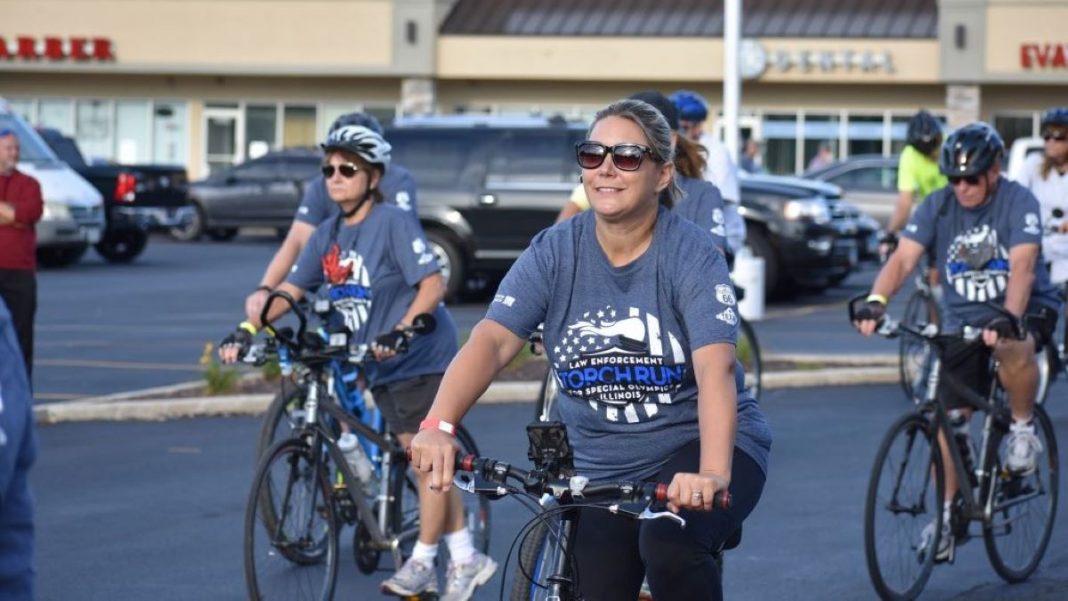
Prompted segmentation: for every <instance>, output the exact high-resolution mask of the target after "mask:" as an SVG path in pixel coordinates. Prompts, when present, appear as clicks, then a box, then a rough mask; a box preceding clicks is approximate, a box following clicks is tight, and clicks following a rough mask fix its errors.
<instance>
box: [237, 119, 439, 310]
mask: <svg viewBox="0 0 1068 601" xmlns="http://www.w3.org/2000/svg"><path fill="white" fill-rule="evenodd" d="M350 125H356V126H361V127H366V128H367V129H369V130H371V131H373V132H375V133H377V134H378V135H380V136H381V135H382V125H381V124H380V123H379V122H378V119H375V118H374V117H373V116H371V115H368V114H367V113H361V112H354V113H347V114H344V115H342V116H340V117H338V118H337V119H336V120H335V121H334V123H333V124H332V125H331V126H330V132H331V133H332V132H334V131H336V130H337V129H339V128H341V127H345V126H350ZM378 189H379V190H380V193H381V195H382V198H383V199H384V200H385V202H388V203H391V204H395V205H397V206H398V207H400V208H402V209H404V210H405V211H407V213H408V214H409V215H410V216H411V218H412V219H414V220H415V221H416V223H418V222H419V221H418V220H419V217H418V215H416V193H415V180H414V179H413V178H412V174H411V173H410V172H409V171H408V170H407V169H405V168H404V167H402V166H401V165H398V164H396V163H393V164H392V165H390V168H389V169H388V170H387V171H386V174H385V175H384V176H383V177H382V182H381V183H380V184H379V186H378ZM336 213H337V206H336V205H335V203H334V202H332V201H331V200H330V197H329V196H328V195H327V191H326V178H324V177H323V176H321V175H318V176H316V177H315V178H313V179H311V180H309V181H308V182H306V184H305V186H304V197H303V198H302V199H301V201H300V206H299V207H298V208H297V213H296V215H294V216H293V224H292V225H291V226H290V227H289V233H287V234H286V238H285V240H283V241H282V245H281V246H280V247H279V248H278V251H277V252H276V253H275V254H274V257H272V258H271V262H270V263H269V264H268V265H267V270H266V271H265V272H264V274H263V277H262V278H260V285H259V286H258V287H257V288H256V289H255V290H253V291H252V293H250V294H249V295H248V297H247V298H246V299H245V314H246V317H247V319H249V320H252V318H253V317H257V316H259V314H260V311H261V310H262V309H263V303H264V301H266V300H267V295H268V294H270V292H271V290H273V289H274V288H275V287H277V286H278V285H279V284H281V283H282V282H283V281H284V280H285V278H286V275H287V274H288V273H289V270H290V269H291V268H292V267H293V263H294V262H295V261H296V260H297V257H298V256H300V251H301V250H303V249H304V245H305V244H307V243H308V239H309V238H311V235H312V232H314V231H315V228H316V227H317V226H318V225H319V224H321V223H323V222H325V221H326V220H327V219H329V218H330V217H331V216H332V215H334V214H336Z"/></svg>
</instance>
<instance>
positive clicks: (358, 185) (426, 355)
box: [219, 125, 497, 601]
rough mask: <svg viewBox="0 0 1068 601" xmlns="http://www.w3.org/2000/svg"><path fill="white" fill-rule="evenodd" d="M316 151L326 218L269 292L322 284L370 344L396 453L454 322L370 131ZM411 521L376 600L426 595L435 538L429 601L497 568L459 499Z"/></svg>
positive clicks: (340, 135)
mask: <svg viewBox="0 0 1068 601" xmlns="http://www.w3.org/2000/svg"><path fill="white" fill-rule="evenodd" d="M322 147H323V150H324V152H325V154H326V157H325V160H324V163H323V167H322V172H323V177H324V178H325V181H326V190H327V193H328V194H329V197H330V199H331V201H332V202H333V203H334V204H335V205H336V206H337V209H338V210H337V211H335V214H334V215H333V216H332V217H330V218H329V219H327V220H326V221H325V222H324V223H322V224H321V225H319V227H317V228H316V229H315V231H314V233H312V235H311V236H310V237H309V239H308V241H307V244H306V245H305V246H304V249H303V250H302V251H301V253H300V256H299V258H298V259H297V260H296V263H295V264H294V266H293V269H292V272H291V273H290V274H289V276H288V277H287V279H286V281H285V282H283V283H282V284H280V285H279V286H278V290H282V291H285V292H287V293H289V294H290V295H292V296H293V297H294V298H295V299H300V298H302V297H303V296H304V294H305V292H306V291H312V290H316V289H320V288H323V289H324V290H325V292H326V294H327V295H328V296H329V298H330V300H331V305H332V307H333V308H334V309H335V311H337V312H338V313H340V316H341V318H342V319H343V321H344V323H345V326H346V327H347V329H348V330H349V331H350V332H351V333H352V338H353V342H355V343H357V344H366V343H371V345H372V346H371V348H372V350H373V352H374V355H375V359H376V360H377V363H376V364H374V365H372V366H371V367H370V369H368V370H367V371H366V372H365V374H364V375H365V376H367V379H368V385H369V387H370V388H371V391H372V393H373V394H374V399H375V404H376V405H377V407H378V408H379V409H380V410H381V411H382V415H383V416H384V417H385V419H386V423H387V425H388V426H389V429H390V431H391V432H393V433H394V434H395V435H396V436H397V439H398V441H399V442H400V444H401V446H403V447H407V446H408V445H409V444H410V443H411V439H412V437H414V436H415V433H416V432H417V431H418V430H419V429H420V428H421V427H422V423H421V422H422V421H423V420H424V419H425V418H426V414H427V411H428V410H429V408H430V405H431V403H432V402H433V400H434V396H435V395H436V394H437V389H438V385H439V384H440V382H441V377H442V374H443V373H444V372H445V368H446V367H447V366H448V364H449V362H450V361H452V358H453V356H455V355H456V351H457V333H456V326H455V324H454V323H453V321H452V317H451V316H450V315H449V312H448V311H447V310H446V309H445V305H444V303H443V302H442V300H443V298H444V296H445V282H444V280H443V279H442V276H441V270H440V268H439V267H438V263H437V261H436V260H435V257H434V254H433V253H431V252H430V250H429V248H428V246H427V243H426V239H425V238H424V236H423V232H422V229H421V228H420V227H419V224H418V223H417V222H416V221H415V220H414V219H412V218H411V216H410V215H409V213H408V212H407V211H405V210H404V209H402V208H401V207H398V206H393V205H388V204H384V203H383V199H382V193H381V191H380V189H379V185H380V182H381V181H382V180H383V176H384V174H386V173H388V172H389V169H390V168H391V167H390V145H389V143H387V142H386V141H385V140H384V139H383V138H382V136H381V135H379V134H378V133H377V132H375V131H373V130H371V129H370V128H367V127H364V126H361V125H342V126H341V127H338V128H336V129H334V130H333V131H331V132H330V134H329V136H328V137H327V140H326V141H325V142H324V143H323V144H322ZM287 309H288V307H284V306H282V304H281V303H278V304H276V305H273V306H272V307H271V311H270V313H269V318H270V319H271V320H272V321H273V320H274V319H276V318H277V317H278V316H280V315H281V314H283V313H284V312H285V311H286V310H287ZM423 313H430V314H432V315H433V317H434V319H435V322H436V324H437V325H436V327H435V329H434V330H433V331H432V332H430V333H428V334H424V335H420V336H416V337H414V338H413V339H411V341H410V343H409V344H408V350H407V352H403V353H397V349H398V348H400V347H401V346H402V344H403V341H404V338H405V337H404V336H403V334H402V333H401V332H400V331H398V330H399V328H401V327H407V326H411V325H412V322H413V320H414V319H415V317H416V316H417V315H420V314H423ZM261 325H262V324H260V323H259V317H258V315H257V316H255V317H253V318H252V319H249V320H248V321H247V322H244V323H242V324H241V325H240V326H239V327H238V329H237V330H236V331H235V332H234V333H232V334H231V335H230V336H228V337H227V338H226V339H225V340H224V341H223V343H222V344H221V345H220V349H219V355H220V357H221V358H222V359H223V361H224V362H227V363H230V362H234V361H236V360H238V359H239V358H240V357H241V355H242V354H243V353H244V349H245V348H247V345H248V344H249V343H250V342H251V338H252V336H253V335H254V333H255V332H256V330H257V329H258V328H260V327H261ZM419 478H420V487H419V490H420V491H423V490H426V489H427V486H428V483H429V474H420V475H419ZM419 519H420V522H419V537H418V540H417V541H416V544H415V547H414V549H413V551H412V556H411V558H409V560H408V561H407V562H405V564H404V566H402V567H401V569H400V570H399V571H398V572H397V573H396V574H394V575H393V576H392V577H390V578H389V579H387V580H386V581H384V582H383V583H382V592H383V593H386V594H391V595H397V596H416V595H421V594H423V593H437V591H438V579H437V571H436V569H435V567H434V560H435V558H436V556H437V551H438V543H439V541H440V540H441V539H442V538H444V539H445V542H446V543H447V544H448V546H449V558H450V563H449V567H448V571H447V584H446V588H445V591H444V595H443V596H442V597H441V598H442V599H443V600H447V601H466V600H467V599H469V598H470V597H471V595H472V594H473V592H474V589H475V587H477V586H479V585H482V584H485V583H486V582H487V581H488V580H489V579H490V578H491V577H492V576H493V574H494V572H495V571H496V569H497V564H496V562H494V561H493V560H492V559H490V558H489V557H488V556H486V555H484V554H482V553H480V552H478V551H477V550H476V549H475V547H474V541H473V539H472V535H471V531H470V530H468V529H467V528H466V527H465V524H464V511H463V504H462V501H461V499H460V497H459V493H458V492H457V491H455V490H454V491H452V492H451V493H450V494H445V495H438V494H420V495H419Z"/></svg>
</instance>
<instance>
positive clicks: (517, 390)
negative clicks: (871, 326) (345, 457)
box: [34, 354, 898, 424]
mask: <svg viewBox="0 0 1068 601" xmlns="http://www.w3.org/2000/svg"><path fill="white" fill-rule="evenodd" d="M764 361H765V363H776V362H790V363H796V364H802V365H811V366H813V368H812V369H793V370H785V371H765V372H764V375H763V387H764V388H765V389H779V388H813V387H820V386H845V385H857V384H887V383H893V382H897V380H898V367H897V365H898V358H897V355H867V356H858V355H826V354H791V355H776V354H772V355H768V356H766V357H764ZM823 364H833V365H835V367H831V368H820V367H819V366H820V365H823ZM200 385H202V382H200V381H196V382H188V383H185V384H176V385H173V386H164V387H159V388H151V389H144V390H135V391H130V392H124V393H118V394H112V395H107V396H101V397H92V398H87V399H78V400H72V401H63V402H55V403H47V404H41V405H37V406H36V407H34V415H35V417H36V419H37V423H39V424H55V423H61V422H75V421H127V420H141V421H163V420H168V419H177V418H190V417H205V416H224V415H258V414H260V413H263V412H264V411H265V410H266V409H267V405H268V404H269V403H270V401H271V399H272V398H273V397H274V394H268V393H263V394H246V395H229V396H210V397H178V398H175V397H170V396H169V395H171V394H173V393H174V392H177V391H180V390H183V389H190V388H196V387H199V386H200ZM540 390H541V382H540V381H521V382H494V383H492V384H491V385H490V387H489V389H488V390H487V391H486V393H485V394H484V395H482V397H481V398H480V399H479V402H480V403H526V402H533V401H534V400H535V398H537V396H538V393H539V392H540ZM153 394H158V395H160V396H159V398H151V395H153ZM135 397H136V398H135ZM146 397H147V398H146Z"/></svg>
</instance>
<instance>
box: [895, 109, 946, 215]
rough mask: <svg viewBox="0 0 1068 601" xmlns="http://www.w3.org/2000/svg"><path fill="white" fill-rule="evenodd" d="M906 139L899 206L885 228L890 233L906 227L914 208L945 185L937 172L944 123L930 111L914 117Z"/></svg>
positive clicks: (899, 179) (899, 177) (899, 171)
mask: <svg viewBox="0 0 1068 601" xmlns="http://www.w3.org/2000/svg"><path fill="white" fill-rule="evenodd" d="M905 139H906V142H907V144H906V145H905V148H904V149H903V150H902V151H901V158H900V159H898V163H897V191H898V196H897V204H896V205H895V206H894V215H893V216H892V217H891V218H890V225H889V226H887V228H886V231H887V232H889V233H891V234H896V233H897V232H899V231H901V228H903V227H905V222H906V221H908V218H909V214H910V213H911V212H912V207H913V205H915V204H918V203H919V202H920V201H922V200H923V199H924V198H927V196H928V195H929V194H931V192H934V191H935V190H937V189H939V188H941V187H943V186H945V185H946V176H945V175H942V173H941V172H940V171H939V170H938V150H939V148H940V147H941V146H942V124H941V123H939V122H938V120H937V119H935V117H934V115H932V114H931V113H929V112H927V111H920V112H918V113H916V114H915V115H913V116H912V119H910V120H909V128H908V132H907V133H906V135H905Z"/></svg>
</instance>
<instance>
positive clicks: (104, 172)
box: [37, 128, 192, 263]
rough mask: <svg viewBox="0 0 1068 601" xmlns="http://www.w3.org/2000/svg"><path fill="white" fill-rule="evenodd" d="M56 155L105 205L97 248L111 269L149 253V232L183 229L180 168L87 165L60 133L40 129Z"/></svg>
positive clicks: (185, 207) (185, 205) (185, 210)
mask: <svg viewBox="0 0 1068 601" xmlns="http://www.w3.org/2000/svg"><path fill="white" fill-rule="evenodd" d="M37 132H38V133H39V134H41V138H42V139H44V141H45V142H46V143H47V144H48V146H49V147H50V148H51V149H52V151H53V152H55V153H56V155H57V156H58V157H59V159H60V160H62V161H63V162H64V163H66V164H67V165H68V166H69V167H70V168H71V169H74V170H75V171H76V172H77V173H78V174H79V175H81V176H82V177H83V178H85V179H86V180H87V181H88V182H89V183H90V184H92V186H93V187H94V188H96V189H97V191H99V192H100V194H101V196H102V197H103V199H104V222H105V227H104V232H103V235H102V236H101V238H100V240H99V241H97V242H96V243H95V244H94V248H95V249H96V251H97V253H99V254H100V256H102V257H104V259H106V260H107V261H109V262H112V263H127V262H129V261H132V260H133V259H135V258H136V257H137V256H138V255H140V254H141V253H142V252H144V250H145V246H147V244H148V232H149V230H151V229H165V228H170V227H175V226H179V225H182V224H183V223H185V222H187V221H188V220H190V219H191V218H192V217H191V212H192V210H191V209H190V207H189V201H188V199H187V197H186V189H187V177H186V172H185V167H183V166H181V165H118V164H106V163H105V164H97V163H94V164H89V163H88V162H87V161H86V160H85V158H84V157H83V156H82V152H81V150H80V149H79V148H78V144H77V142H75V141H74V139H73V138H71V137H69V136H65V135H63V133H62V132H60V131H59V130H56V129H50V128H38V129H37Z"/></svg>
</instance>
